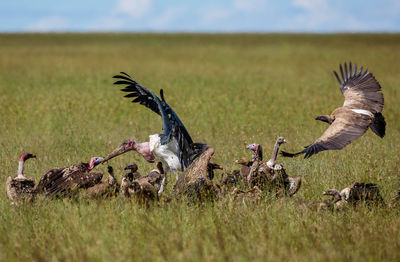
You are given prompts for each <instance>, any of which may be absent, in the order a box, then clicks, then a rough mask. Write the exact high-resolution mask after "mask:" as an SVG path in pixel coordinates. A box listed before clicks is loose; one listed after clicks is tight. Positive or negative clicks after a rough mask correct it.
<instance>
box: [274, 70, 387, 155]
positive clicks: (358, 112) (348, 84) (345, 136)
mask: <svg viewBox="0 0 400 262" xmlns="http://www.w3.org/2000/svg"><path fill="white" fill-rule="evenodd" d="M334 74H335V76H336V79H337V80H338V82H339V84H340V90H341V91H342V94H343V96H344V104H343V106H341V107H339V108H336V109H335V110H334V111H333V112H332V113H331V114H330V115H322V116H318V117H316V118H315V119H316V120H320V121H323V122H326V123H328V124H329V125H330V126H329V128H328V129H327V130H325V132H324V133H323V134H322V136H321V137H319V138H318V139H317V140H315V142H314V143H312V144H311V145H309V146H307V147H306V148H305V149H304V150H302V151H300V152H298V153H287V152H284V151H282V155H283V156H286V157H294V156H297V155H300V154H305V155H304V158H309V157H311V156H312V155H314V154H317V153H319V152H321V151H324V150H339V149H343V148H344V147H345V146H346V145H348V144H350V143H351V142H352V141H353V140H356V139H357V138H359V137H361V136H362V135H364V133H365V132H366V131H367V130H368V128H371V130H372V131H373V132H374V133H375V134H376V135H377V136H379V137H381V138H383V137H384V136H385V131H386V122H385V118H384V117H383V115H382V110H383V103H384V100H383V94H382V93H381V86H380V85H379V83H378V81H377V80H376V79H375V77H374V76H373V75H372V74H371V73H370V72H368V70H365V71H363V67H361V68H360V69H359V70H357V64H354V67H353V65H352V63H351V62H350V63H349V66H347V64H346V63H345V64H344V68H343V67H342V65H340V76H339V75H338V73H336V72H335V71H334Z"/></svg>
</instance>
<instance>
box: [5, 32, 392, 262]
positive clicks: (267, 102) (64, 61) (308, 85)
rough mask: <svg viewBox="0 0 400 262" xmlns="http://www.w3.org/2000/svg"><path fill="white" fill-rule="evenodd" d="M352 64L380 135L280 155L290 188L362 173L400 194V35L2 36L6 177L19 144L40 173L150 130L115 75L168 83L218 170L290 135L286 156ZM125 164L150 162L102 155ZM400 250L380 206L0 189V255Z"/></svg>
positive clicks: (306, 255)
mask: <svg viewBox="0 0 400 262" xmlns="http://www.w3.org/2000/svg"><path fill="white" fill-rule="evenodd" d="M349 60H351V61H353V62H357V63H358V64H359V65H366V66H367V67H368V68H369V69H370V71H371V72H373V73H374V75H375V76H376V78H377V79H378V80H379V81H380V83H381V85H382V87H383V93H384V95H385V109H384V111H383V114H384V116H385V118H386V121H387V135H386V137H385V138H384V139H380V138H378V137H377V136H375V135H374V134H373V133H372V132H370V131H369V132H368V133H367V134H366V135H365V136H364V137H363V138H362V139H359V140H357V141H355V142H354V143H352V144H351V145H350V146H348V147H346V148H345V149H344V150H342V151H332V152H323V153H321V154H318V155H316V156H314V157H312V158H311V159H309V160H303V159H301V158H299V159H283V158H279V159H278V160H279V162H281V163H283V164H284V166H285V167H286V169H287V171H288V173H289V174H290V175H301V176H303V179H304V183H303V186H302V188H301V189H300V191H299V193H298V194H297V196H299V197H302V198H306V199H310V200H320V199H322V195H321V193H322V192H323V190H325V189H327V188H338V189H341V188H343V187H345V186H347V185H348V184H350V183H351V182H353V181H355V180H359V181H368V182H374V183H378V184H379V185H380V186H381V190H382V194H383V197H384V198H385V199H386V200H389V199H390V198H391V197H392V196H393V195H394V194H395V191H396V190H398V189H399V188H400V176H399V170H400V162H399V153H400V150H399V146H398V145H399V144H400V122H399V119H400V111H399V106H398V105H399V101H400V92H399V86H400V78H399V73H400V72H399V68H400V35H373V34H371V35H280V34H272V35H258V34H254V35H253V34H244V35H229V34H228V35H218V34H216V35H213V34H211V35H192V34H178V35H174V34H166V35H162V34H39V35H35V34H28V35H26V34H16V35H9V34H3V35H0V115H1V117H0V145H1V150H0V167H1V174H2V176H1V179H2V181H5V179H6V177H7V176H9V175H12V176H14V175H15V174H16V169H17V159H18V156H19V154H20V153H21V152H23V151H28V152H32V153H36V154H37V156H38V158H37V159H36V160H30V161H29V162H27V164H26V172H25V173H26V174H27V175H28V176H32V177H34V178H36V179H39V178H40V177H41V175H43V174H44V173H45V171H47V170H49V169H51V168H54V167H64V166H67V165H71V164H73V163H76V162H80V161H88V159H89V158H90V157H92V156H99V155H105V154H107V153H109V152H110V150H112V149H113V148H114V147H115V146H117V145H119V144H120V143H121V142H122V141H123V140H124V139H127V138H131V137H134V138H136V139H138V140H146V139H147V136H148V135H149V134H153V133H158V132H160V130H161V122H160V119H159V117H158V116H157V115H155V114H154V113H152V112H151V111H149V110H148V109H146V108H143V107H141V106H138V105H133V104H131V103H129V101H128V100H127V99H124V98H122V94H121V93H120V92H119V91H118V88H117V87H114V86H113V85H112V82H113V81H112V79H111V76H113V75H114V74H116V73H118V72H120V71H125V72H127V73H130V74H131V75H133V76H134V77H135V78H136V79H137V80H138V81H139V82H140V83H142V84H143V85H144V86H145V87H147V88H149V89H151V90H153V91H157V90H158V89H160V88H163V89H164V90H165V96H166V100H167V101H168V102H169V104H170V105H171V106H172V107H173V108H174V109H175V111H176V112H177V113H178V114H179V116H180V118H181V119H182V121H183V122H184V123H185V125H186V127H187V129H188V130H189V132H190V133H191V135H192V137H193V139H194V140H195V141H202V142H206V143H208V144H209V145H212V146H213V147H214V148H215V149H216V154H215V157H214V160H215V161H216V162H218V163H221V164H222V165H224V167H225V168H226V169H228V170H231V169H233V168H235V165H234V164H233V160H234V159H237V158H239V157H241V156H248V155H249V152H246V151H245V149H244V145H245V144H247V143H252V142H258V143H260V144H261V145H262V146H263V148H264V151H265V154H267V155H269V154H270V151H272V146H273V143H274V141H275V139H276V138H277V137H278V136H284V137H286V139H287V140H288V144H286V145H284V148H285V149H286V150H289V151H296V150H298V149H300V148H301V147H302V146H304V145H308V144H310V143H311V142H313V141H314V139H315V138H317V137H318V136H319V135H320V134H321V133H322V132H323V130H325V128H326V125H325V124H324V123H321V122H317V121H315V120H314V119H313V118H314V117H315V116H317V115H321V114H327V113H330V112H331V111H332V109H334V108H336V107H338V106H340V105H341V104H342V103H343V97H342V95H341V93H340V91H339V87H338V84H337V82H336V80H335V78H334V76H333V74H332V70H334V69H337V67H338V64H339V63H342V62H344V61H349ZM131 162H137V163H138V164H139V167H140V169H141V171H142V172H143V173H145V172H147V171H149V170H150V169H152V168H153V166H151V165H149V164H147V163H145V162H144V160H143V159H142V158H140V157H139V156H138V155H137V154H135V153H128V154H126V155H124V156H121V157H119V158H116V159H114V160H112V161H111V164H112V165H113V166H114V169H115V170H117V173H118V177H119V180H120V178H121V174H122V172H123V170H122V168H123V166H124V165H126V164H128V163H131ZM98 169H99V170H102V171H104V172H106V166H100V167H99V168H98ZM217 179H218V178H217ZM170 181H173V179H170ZM172 184H173V183H169V184H168V190H169V191H170V190H171V189H172ZM3 186H4V182H3ZM3 188H4V187H3ZM399 250H400V213H399V210H390V209H386V208H367V207H363V206H361V207H360V208H357V209H356V210H350V211H349V212H337V213H331V212H325V213H316V212H312V211H300V210H299V209H298V208H297V207H296V206H295V205H293V204H292V203H290V202H277V201H273V200H271V199H268V198H267V199H265V200H264V201H262V203H260V204H256V205H243V204H242V203H232V202H230V201H228V200H223V201H220V202H217V203H214V204H205V205H203V206H189V205H187V204H184V203H170V204H161V206H154V207H151V208H149V209H146V208H143V207H140V206H137V205H136V204H134V203H130V202H124V201H121V200H120V199H119V198H116V199H112V200H103V201H87V200H82V201H73V200H58V201H47V200H45V199H39V201H37V202H36V203H35V204H33V205H24V206H20V207H17V208H16V207H11V206H10V205H9V202H8V199H7V198H6V195H5V193H4V191H3V194H0V261H30V260H31V259H32V258H33V259H34V260H37V261H113V260H117V261H126V260H135V261H163V260H168V261H199V260H200V261H209V260H214V261H215V260H224V261H245V260H255V261H265V260H269V261H277V260H292V261H316V260H319V261H321V260H326V261H333V260H338V259H341V260H355V261H357V260H358V261H379V260H384V261H399V260H400V252H399Z"/></svg>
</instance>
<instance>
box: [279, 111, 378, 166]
mask: <svg viewBox="0 0 400 262" xmlns="http://www.w3.org/2000/svg"><path fill="white" fill-rule="evenodd" d="M371 121H372V120H371V118H370V117H369V116H365V115H361V114H356V113H354V112H352V111H351V110H350V109H349V110H347V111H344V112H342V113H340V114H338V115H337V116H336V119H335V121H333V123H332V124H331V125H330V126H329V127H328V129H327V130H325V132H324V133H323V134H322V136H321V137H319V138H318V139H317V140H315V142H314V143H312V144H311V145H309V146H307V147H306V148H305V149H304V150H303V151H300V152H298V153H294V154H292V153H287V152H284V151H282V153H281V154H282V155H283V156H286V157H293V156H297V155H300V154H305V156H304V158H309V157H311V156H312V155H314V154H317V153H319V152H321V151H324V150H338V149H342V148H344V147H345V146H347V145H348V144H350V143H351V141H353V140H356V139H357V138H359V137H360V136H362V135H364V133H365V132H366V131H367V129H368V127H369V125H370V124H371Z"/></svg>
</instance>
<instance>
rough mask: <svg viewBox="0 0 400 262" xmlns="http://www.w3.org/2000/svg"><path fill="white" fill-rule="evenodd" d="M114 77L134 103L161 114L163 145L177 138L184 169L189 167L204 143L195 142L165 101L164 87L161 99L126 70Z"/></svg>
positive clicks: (200, 151)
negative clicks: (123, 86)
mask: <svg viewBox="0 0 400 262" xmlns="http://www.w3.org/2000/svg"><path fill="white" fill-rule="evenodd" d="M113 78H116V79H119V80H118V81H116V82H115V83H114V84H116V85H125V88H123V89H121V91H123V92H127V93H128V94H127V95H125V97H127V98H134V99H133V100H132V102H133V103H139V104H141V105H144V106H145V107H147V108H149V109H150V110H152V111H153V112H155V113H157V114H158V115H160V116H161V119H162V121H163V127H162V130H163V133H162V134H160V135H159V136H160V142H161V144H162V145H165V144H167V143H169V142H170V141H171V140H172V139H173V138H175V139H176V141H177V143H178V147H179V154H178V158H179V161H180V163H181V166H182V170H183V169H185V168H186V167H188V166H189V165H190V164H191V163H192V162H193V160H194V159H195V158H196V157H197V156H198V155H199V154H201V153H202V152H203V150H204V144H200V143H193V140H192V138H191V137H190V135H189V133H188V131H187V130H186V128H185V126H184V125H183V123H182V121H181V120H180V119H179V117H178V115H177V114H176V113H175V111H174V110H173V109H172V108H171V107H170V106H169V105H168V104H167V102H166V101H165V99H164V93H163V90H162V89H161V90H160V97H161V100H160V98H159V97H158V96H156V95H155V94H154V93H153V92H151V91H150V90H148V89H147V88H144V87H143V86H142V85H140V84H139V83H138V82H136V81H135V80H134V79H133V78H132V77H130V76H129V75H128V74H126V73H124V72H121V74H120V75H116V76H114V77H113Z"/></svg>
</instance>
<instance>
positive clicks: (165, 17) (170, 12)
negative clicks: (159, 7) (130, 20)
mask: <svg viewBox="0 0 400 262" xmlns="http://www.w3.org/2000/svg"><path fill="white" fill-rule="evenodd" d="M184 11H185V9H184V8H180V7H170V8H168V9H167V10H165V11H164V13H162V14H161V15H159V16H157V17H156V18H154V19H153V20H152V21H150V26H151V27H152V28H154V29H164V30H165V29H168V25H169V24H170V23H171V22H173V21H174V20H176V18H177V17H179V16H180V15H182V14H184Z"/></svg>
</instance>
